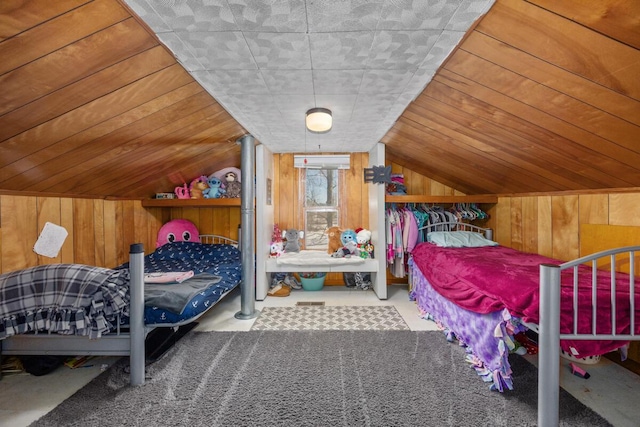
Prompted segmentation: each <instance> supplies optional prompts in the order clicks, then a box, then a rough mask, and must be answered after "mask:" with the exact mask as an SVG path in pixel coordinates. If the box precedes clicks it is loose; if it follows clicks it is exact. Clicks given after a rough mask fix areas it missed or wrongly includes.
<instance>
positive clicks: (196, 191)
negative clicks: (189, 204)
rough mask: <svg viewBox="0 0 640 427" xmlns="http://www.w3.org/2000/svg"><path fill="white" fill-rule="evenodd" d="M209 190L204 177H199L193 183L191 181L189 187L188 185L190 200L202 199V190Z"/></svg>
mask: <svg viewBox="0 0 640 427" xmlns="http://www.w3.org/2000/svg"><path fill="white" fill-rule="evenodd" d="M207 188H209V184H207V177H206V176H199V177H197V178H196V179H194V180H193V181H191V185H189V191H190V192H191V198H192V199H202V198H204V190H206V189H207Z"/></svg>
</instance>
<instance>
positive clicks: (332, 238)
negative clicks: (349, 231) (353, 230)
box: [325, 227, 342, 254]
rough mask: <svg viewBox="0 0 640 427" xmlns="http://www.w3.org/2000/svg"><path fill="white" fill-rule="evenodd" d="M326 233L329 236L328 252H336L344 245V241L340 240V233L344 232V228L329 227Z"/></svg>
mask: <svg viewBox="0 0 640 427" xmlns="http://www.w3.org/2000/svg"><path fill="white" fill-rule="evenodd" d="M325 233H326V234H327V236H328V238H329V247H328V248H327V253H329V254H332V253H335V252H336V251H337V250H338V249H340V248H341V247H342V242H340V235H341V234H342V230H341V229H340V227H329V228H328V229H327V231H325Z"/></svg>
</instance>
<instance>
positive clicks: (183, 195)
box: [173, 183, 191, 199]
mask: <svg viewBox="0 0 640 427" xmlns="http://www.w3.org/2000/svg"><path fill="white" fill-rule="evenodd" d="M173 192H174V193H176V196H178V199H190V198H191V194H189V188H187V184H186V183H184V184H182V187H176V188H175V190H173Z"/></svg>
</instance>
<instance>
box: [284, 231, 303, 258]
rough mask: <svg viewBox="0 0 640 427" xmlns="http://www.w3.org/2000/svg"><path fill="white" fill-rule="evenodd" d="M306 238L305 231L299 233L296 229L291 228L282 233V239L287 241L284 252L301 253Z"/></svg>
mask: <svg viewBox="0 0 640 427" xmlns="http://www.w3.org/2000/svg"><path fill="white" fill-rule="evenodd" d="M303 236H304V232H303V231H298V230H296V229H295V228H290V229H288V230H285V231H283V232H282V237H283V238H284V239H285V240H286V242H285V244H284V251H285V253H286V252H300V242H299V241H298V240H299V239H302V238H303Z"/></svg>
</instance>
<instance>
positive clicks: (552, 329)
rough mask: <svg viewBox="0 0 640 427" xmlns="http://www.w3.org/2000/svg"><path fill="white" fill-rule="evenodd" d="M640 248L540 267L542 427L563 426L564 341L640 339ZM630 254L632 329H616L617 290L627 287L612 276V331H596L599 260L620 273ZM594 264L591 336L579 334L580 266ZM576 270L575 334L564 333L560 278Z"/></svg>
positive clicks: (540, 408)
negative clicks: (639, 315)
mask: <svg viewBox="0 0 640 427" xmlns="http://www.w3.org/2000/svg"><path fill="white" fill-rule="evenodd" d="M638 251H640V246H628V247H623V248H616V249H611V250H607V251H602V252H598V253H595V254H592V255H589V256H586V257H582V258H578V259H576V260H573V261H569V262H566V263H564V264H561V265H549V264H543V265H541V266H540V325H539V326H540V329H539V342H538V343H539V352H538V357H539V359H538V360H539V362H538V363H539V368H538V425H539V426H541V427H551V426H557V425H558V423H559V397H560V377H559V375H560V366H559V359H560V340H561V339H572V340H593V339H606V340H624V341H635V340H640V331H636V329H635V317H636V308H635V274H636V272H635V253H636V252H638ZM624 253H628V254H629V268H630V271H629V283H628V286H629V294H630V301H629V304H630V310H631V313H630V328H629V333H627V334H619V333H617V332H616V331H617V329H616V316H615V313H616V303H617V301H616V288H617V287H618V286H626V285H625V284H619V283H617V281H616V275H615V274H611V290H610V295H611V331H610V333H607V334H598V333H597V331H596V323H597V318H596V305H597V304H596V287H597V277H596V274H597V265H598V260H600V259H603V258H605V257H610V271H611V272H612V273H613V272H615V270H616V255H619V254H624ZM585 263H591V272H592V274H591V275H592V289H593V291H592V295H593V296H592V301H591V308H592V325H591V333H579V332H578V326H577V325H578V321H577V316H578V310H577V307H578V296H577V292H576V291H577V289H578V267H579V266H580V265H582V264H585ZM567 269H573V283H574V297H573V313H574V314H573V316H574V318H573V324H574V328H573V332H572V333H569V334H561V333H560V276H561V272H562V271H563V270H567Z"/></svg>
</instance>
